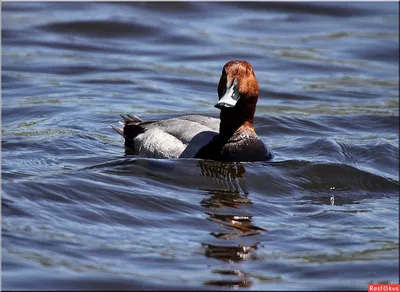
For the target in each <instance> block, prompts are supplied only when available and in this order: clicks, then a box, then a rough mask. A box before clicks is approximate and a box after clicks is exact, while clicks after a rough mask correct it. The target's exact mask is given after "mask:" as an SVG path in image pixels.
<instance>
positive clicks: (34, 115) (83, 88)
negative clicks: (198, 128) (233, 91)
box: [2, 2, 399, 290]
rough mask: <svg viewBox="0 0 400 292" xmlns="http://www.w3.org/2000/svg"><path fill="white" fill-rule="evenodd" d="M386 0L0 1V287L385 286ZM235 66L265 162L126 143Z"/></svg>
mask: <svg viewBox="0 0 400 292" xmlns="http://www.w3.org/2000/svg"><path fill="white" fill-rule="evenodd" d="M398 21H399V10H398V3H396V2H392V3H340V2H336V3H312V4H311V3H304V2H302V3H296V2H290V3H195V2H188V3H128V2H125V3H94V2H92V3H81V2H75V3H55V2H54V3H52V2H48V3H34V2H26V3H18V2H15V3H10V2H8V3H2V287H3V289H35V290H43V289H52V290H56V289H63V290H70V289H80V290H88V289H96V290H101V289H112V290H122V289H128V290H133V289H145V288H146V289H174V288H181V289H212V290H213V289H220V288H222V289H229V288H241V289H245V290H246V289H255V290H270V289H272V290H277V289H293V290H307V289H308V290H310V289H351V290H355V289H359V290H366V289H367V285H368V283H378V282H389V283H398V282H399V278H398V272H399V264H398V262H399V219H398V218H399V208H398V204H399V169H398V167H399V136H398V135H399V134H398V133H399V100H398V91H399V69H398V63H399V53H398V52H399V40H398V38H399V30H398ZM234 59H244V60H247V61H248V62H250V63H251V64H252V65H253V67H254V70H255V73H256V76H257V78H258V81H259V83H260V99H259V102H258V107H257V111H256V119H255V128H256V130H257V133H258V134H259V136H260V137H261V138H262V139H263V140H264V142H265V143H267V144H268V145H269V146H270V147H271V149H272V150H273V151H274V154H275V158H274V160H273V161H271V162H257V163H219V162H209V161H201V160H194V159H181V160H156V159H147V158H143V157H135V156H132V155H126V154H125V150H124V147H123V139H122V137H120V136H119V135H118V134H117V133H115V132H114V131H113V130H112V129H111V127H110V124H112V123H115V122H116V121H118V120H119V119H120V118H119V114H136V115H138V116H140V117H141V118H143V119H157V118H168V117H175V116H179V115H186V114H204V115H210V116H214V117H217V116H218V110H217V109H215V108H214V107H213V105H214V103H215V101H216V98H217V93H216V91H217V90H216V87H217V82H218V79H219V76H220V72H221V70H222V66H223V65H224V64H225V63H226V62H227V61H229V60H234Z"/></svg>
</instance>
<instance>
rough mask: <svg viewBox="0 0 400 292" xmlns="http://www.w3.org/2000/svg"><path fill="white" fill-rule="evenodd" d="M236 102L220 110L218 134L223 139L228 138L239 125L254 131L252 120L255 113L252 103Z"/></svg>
mask: <svg viewBox="0 0 400 292" xmlns="http://www.w3.org/2000/svg"><path fill="white" fill-rule="evenodd" d="M239 102H240V100H239ZM239 102H238V104H237V105H236V106H235V107H233V108H226V109H222V110H221V114H220V119H221V123H220V125H219V134H220V137H222V138H223V139H226V140H228V139H229V138H231V137H232V136H233V135H234V134H235V132H237V130H238V129H239V128H241V127H244V128H246V129H249V130H250V131H253V132H255V131H254V126H253V120H254V113H255V106H254V105H247V106H246V104H243V105H241V104H239Z"/></svg>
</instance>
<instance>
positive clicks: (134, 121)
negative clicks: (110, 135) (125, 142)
mask: <svg viewBox="0 0 400 292" xmlns="http://www.w3.org/2000/svg"><path fill="white" fill-rule="evenodd" d="M121 117H122V119H123V120H124V121H123V122H118V124H119V126H121V127H122V128H120V127H117V126H114V125H110V126H111V128H113V130H114V131H115V132H117V133H118V134H120V135H121V136H122V137H124V138H125V132H124V129H125V126H126V125H133V126H139V125H140V124H141V123H143V120H142V119H141V118H139V117H137V116H134V115H121Z"/></svg>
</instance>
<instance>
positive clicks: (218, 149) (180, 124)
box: [112, 60, 273, 162]
mask: <svg viewBox="0 0 400 292" xmlns="http://www.w3.org/2000/svg"><path fill="white" fill-rule="evenodd" d="M217 92H218V102H217V103H216V104H215V105H214V106H215V107H216V108H218V109H220V118H219V119H217V118H213V117H209V116H205V115H185V116H180V117H175V118H170V119H162V120H148V121H143V120H142V119H140V118H139V117H137V116H135V115H121V117H122V118H123V121H122V122H120V125H121V126H122V128H119V127H115V126H113V125H112V128H113V129H114V130H115V131H116V132H118V133H119V134H120V135H121V136H122V137H124V139H125V147H126V149H129V150H130V153H131V154H135V155H139V156H142V157H148V158H164V159H165V158H166V159H178V158H197V159H208V160H216V161H231V162H253V161H266V160H270V159H272V158H273V154H272V151H271V150H270V148H269V147H268V146H267V145H265V144H264V142H263V141H262V140H261V139H260V138H259V137H258V135H257V133H256V131H255V129H254V114H255V111H256V105H257V101H258V95H259V85H258V81H257V78H256V76H255V73H254V70H253V67H252V66H251V64H250V63H248V62H247V61H241V60H233V61H229V62H227V63H226V64H225V65H224V66H223V68H222V73H221V77H220V79H219V82H218V87H217Z"/></svg>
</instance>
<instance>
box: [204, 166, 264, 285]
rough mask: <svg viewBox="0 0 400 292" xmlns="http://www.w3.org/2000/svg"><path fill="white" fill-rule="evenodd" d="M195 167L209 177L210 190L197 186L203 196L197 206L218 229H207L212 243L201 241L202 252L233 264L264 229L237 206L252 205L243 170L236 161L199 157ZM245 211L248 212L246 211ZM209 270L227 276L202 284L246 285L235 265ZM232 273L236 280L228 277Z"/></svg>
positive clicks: (249, 252)
mask: <svg viewBox="0 0 400 292" xmlns="http://www.w3.org/2000/svg"><path fill="white" fill-rule="evenodd" d="M197 166H198V168H199V169H200V175H202V176H205V177H208V178H210V180H211V181H212V182H213V185H215V187H213V188H212V189H211V188H210V189H201V191H202V194H204V195H206V198H204V199H203V200H202V201H201V205H202V206H203V207H205V208H207V211H206V212H205V214H207V215H208V216H209V220H211V221H213V222H215V223H216V224H218V226H217V228H218V229H219V228H220V229H222V230H221V231H220V232H210V234H211V235H212V236H213V237H214V240H212V243H202V245H203V247H204V248H205V255H206V256H207V257H212V258H215V259H218V260H220V261H222V262H224V263H229V264H234V263H238V262H241V261H244V260H248V259H251V258H255V257H256V256H255V255H253V253H254V251H255V250H256V249H257V246H258V244H259V242H257V241H254V240H253V241H251V238H252V236H257V235H259V234H260V232H263V231H266V230H265V229H263V228H261V227H258V226H256V225H254V224H253V222H252V221H253V216H252V215H250V214H245V213H244V212H243V211H242V210H241V207H242V206H244V205H249V204H252V202H251V200H250V199H249V196H248V195H249V193H248V191H247V187H246V180H245V173H246V169H245V166H244V164H243V163H240V162H219V161H210V160H199V161H198V162H197ZM247 212H248V211H247ZM213 273H215V274H220V275H224V277H226V275H229V279H227V280H222V281H221V280H211V281H207V282H206V283H205V284H207V285H214V286H224V287H249V286H251V281H249V279H248V276H247V273H245V272H243V271H240V270H238V269H237V268H233V269H232V267H229V268H227V269H216V270H213ZM232 275H234V276H236V277H237V278H239V279H232Z"/></svg>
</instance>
